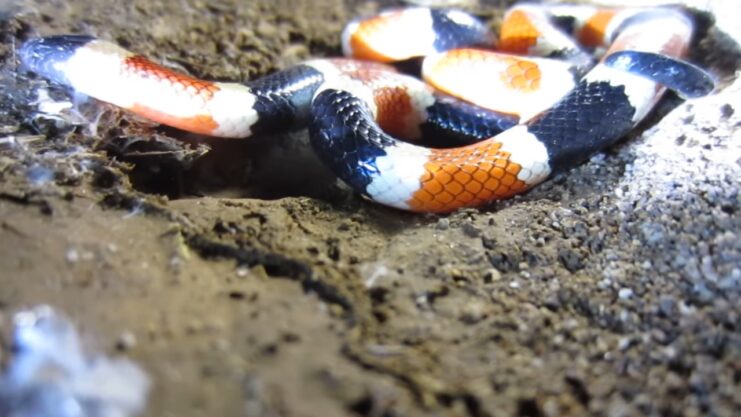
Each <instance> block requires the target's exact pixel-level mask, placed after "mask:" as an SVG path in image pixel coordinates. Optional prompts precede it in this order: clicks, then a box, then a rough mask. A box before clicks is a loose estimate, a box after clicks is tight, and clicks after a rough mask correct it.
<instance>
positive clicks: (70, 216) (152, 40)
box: [0, 0, 741, 417]
mask: <svg viewBox="0 0 741 417" xmlns="http://www.w3.org/2000/svg"><path fill="white" fill-rule="evenodd" d="M699 3H700V5H705V6H709V7H710V8H711V9H712V10H714V11H715V12H716V13H717V14H716V17H717V19H718V22H717V24H715V25H711V26H710V27H709V29H708V30H707V31H705V32H706V33H705V34H704V35H703V36H702V37H701V40H700V42H699V44H698V45H697V46H696V47H695V48H694V51H695V52H694V53H693V56H692V58H693V59H694V60H696V61H697V62H699V63H700V64H701V65H703V66H705V67H707V68H710V69H711V70H712V71H713V72H714V73H715V74H716V75H717V76H718V79H719V81H720V84H721V88H720V89H719V92H718V93H717V94H716V95H713V96H710V97H707V98H703V99H699V100H695V101H693V102H688V103H683V102H681V101H679V100H678V99H676V98H674V99H667V100H665V101H664V102H663V104H662V106H660V109H659V110H658V111H657V113H656V115H655V116H654V117H652V118H651V120H650V121H649V122H648V123H646V124H645V125H643V126H642V127H641V129H639V130H638V132H637V133H636V134H634V135H631V137H629V138H626V140H624V141H622V142H621V143H620V144H618V145H617V146H615V147H613V148H611V149H610V150H608V151H607V152H606V153H603V154H600V155H597V156H595V157H594V158H592V159H591V160H590V161H589V162H588V163H586V164H584V165H582V166H580V167H578V168H576V169H574V170H572V171H570V172H568V173H566V174H563V175H560V176H557V177H555V178H552V179H551V180H549V181H548V182H546V183H545V184H543V185H541V186H538V187H536V188H535V189H534V190H533V191H531V192H529V193H527V194H525V195H523V196H519V197H516V198H513V199H511V200H509V201H504V202H498V203H495V204H491V205H489V206H486V207H483V208H480V209H467V210H461V211H458V212H455V213H453V214H450V215H444V216H438V215H414V214H407V213H401V212H398V211H395V210H391V209H387V208H383V207H380V206H378V205H374V204H372V203H369V202H367V201H365V200H363V199H362V198H360V197H358V196H357V195H354V194H353V193H351V192H350V191H348V189H347V188H346V187H345V186H343V185H341V184H339V183H338V182H337V180H336V179H335V178H334V177H333V176H332V175H331V173H329V172H328V171H327V170H325V169H324V168H323V167H321V165H320V163H319V162H318V161H317V160H316V159H315V157H314V156H313V154H312V152H311V149H310V148H309V146H308V144H307V137H306V136H307V135H306V132H305V131H297V132H293V133H287V134H281V135H273V136H265V137H258V138H254V139H251V140H248V141H223V140H222V141H217V140H212V139H207V138H201V137H194V136H191V135H187V134H184V133H182V132H178V131H176V130H174V129H167V128H163V127H161V126H156V125H152V124H151V123H147V122H146V121H143V120H140V119H137V118H136V117H134V116H131V115H128V114H124V113H122V112H120V111H117V110H115V109H113V108H111V107H110V106H106V105H103V104H100V103H97V102H95V101H88V102H85V103H81V104H79V106H77V107H76V108H75V110H74V111H67V112H65V113H63V115H62V116H56V117H52V116H48V115H46V116H45V115H43V114H42V113H41V112H40V109H41V108H42V107H43V108H46V109H48V108H49V106H53V102H52V101H51V100H56V101H57V102H59V101H63V100H69V99H70V98H71V97H72V96H70V93H69V92H68V91H66V90H65V89H63V88H60V87H58V86H52V85H49V84H48V83H46V82H45V81H44V80H41V79H38V78H36V77H33V76H30V75H28V74H24V73H21V72H19V71H18V70H17V60H16V57H15V54H14V50H15V48H16V47H17V46H18V45H19V44H20V43H21V42H22V41H24V40H26V39H28V38H30V37H34V36H41V35H49V34H59V33H81V34H90V35H95V36H98V37H101V38H105V39H109V40H114V41H116V42H118V43H120V44H122V45H124V46H125V47H128V48H130V49H133V50H135V51H137V52H140V53H142V54H145V55H148V56H150V57H153V58H155V59H157V60H159V61H161V62H164V63H166V64H167V65H170V66H172V67H174V68H179V69H181V70H184V71H187V72H189V73H192V74H195V75H197V76H200V77H204V78H209V79H218V80H240V79H249V78H253V77H256V76H259V75H262V74H266V73H268V72H271V71H274V70H277V69H281V68H285V67H288V66H290V65H292V64H295V63H297V62H300V61H301V60H303V59H306V58H308V57H312V56H331V55H337V54H338V53H339V35H338V34H339V33H340V31H341V28H342V27H343V24H344V23H345V22H347V21H348V20H349V19H350V18H352V17H353V16H357V15H361V14H369V13H372V12H374V11H376V10H378V8H379V7H381V5H379V4H378V3H373V2H359V1H349V2H345V1H341V0H321V1H312V0H301V1H292V0H253V1H237V0H218V1H200V0H181V1H162V2H150V1H149V0H133V1H114V0H97V1H95V2H89V1H82V0H44V1H42V0H24V1H16V2H10V3H7V0H6V2H5V3H0V37H1V38H2V43H0V94H1V95H2V102H1V103H0V333H1V334H3V336H1V337H0V362H1V361H7V360H10V359H9V355H10V352H9V350H10V346H9V345H10V343H9V337H8V336H9V331H10V325H11V321H10V319H11V316H12V314H13V313H14V312H15V311H18V310H19V309H21V308H25V307H28V306H33V305H37V304H50V305H53V306H55V307H57V308H59V309H60V310H62V311H64V312H66V313H67V314H68V315H69V316H70V317H71V318H72V319H73V321H74V322H75V323H76V325H77V326H78V327H79V328H80V330H81V332H82V333H83V334H84V336H85V340H86V341H87V343H88V345H90V347H91V348H95V349H98V350H101V351H103V352H106V353H107V354H110V355H123V356H126V357H128V358H130V359H132V360H134V361H136V362H137V363H138V364H139V365H140V366H141V367H142V368H143V369H144V370H146V372H147V373H148V374H149V376H150V377H151V379H152V381H153V388H152V391H151V393H150V396H149V401H148V404H147V408H146V412H145V415H146V416H152V417H153V416H158V417H159V416H162V417H165V416H177V417H189V416H323V417H324V416H326V417H329V416H386V417H390V416H422V415H437V416H472V417H473V416H531V417H539V416H558V415H563V416H580V415H587V414H591V415H599V416H631V415H661V416H701V415H708V416H733V415H739V414H741V388H740V385H741V333H740V332H739V330H740V329H739V323H740V321H739V319H740V317H739V314H740V313H741V304H739V302H738V300H739V296H740V295H741V236H740V234H741V220H740V218H739V207H740V206H741V204H740V203H741V196H740V195H739V185H740V178H741V140H740V139H741V137H740V135H739V126H741V117H740V116H739V113H741V100H740V99H739V98H740V97H741V83H740V82H739V81H735V80H734V73H735V71H736V70H737V68H738V67H739V62H741V52H739V47H738V44H737V43H736V41H737V40H738V39H739V32H741V30H739V28H738V26H732V25H728V24H726V23H725V22H726V21H727V20H733V18H732V17H730V16H736V19H737V16H739V13H740V12H741V11H739V10H738V6H736V5H733V3H734V2H730V1H729V2H721V1H718V2H711V1H703V2H699ZM465 5H466V7H468V8H469V9H471V10H474V11H475V12H477V13H478V14H479V15H480V16H482V17H483V18H486V19H490V20H491V22H492V25H496V21H497V17H498V16H501V14H502V12H503V10H504V9H503V7H504V5H499V4H498V3H497V4H487V5H482V4H478V3H476V2H474V1H467V2H465ZM734 7H735V9H734ZM706 17H707V16H706ZM735 24H736V25H738V24H737V23H735ZM724 25H725V26H724ZM39 88H42V89H46V91H48V94H49V97H50V98H46V99H44V100H42V99H43V97H42V99H40V98H39V96H38V94H37V90H38V89H39ZM44 106H46V107H44ZM734 300H735V301H734Z"/></svg>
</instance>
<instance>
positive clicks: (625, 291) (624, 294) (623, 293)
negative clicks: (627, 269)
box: [618, 288, 633, 300]
mask: <svg viewBox="0 0 741 417" xmlns="http://www.w3.org/2000/svg"><path fill="white" fill-rule="evenodd" d="M618 297H619V298H620V299H621V300H627V299H628V298H632V297H633V290H631V289H630V288H621V289H620V290H619V291H618Z"/></svg>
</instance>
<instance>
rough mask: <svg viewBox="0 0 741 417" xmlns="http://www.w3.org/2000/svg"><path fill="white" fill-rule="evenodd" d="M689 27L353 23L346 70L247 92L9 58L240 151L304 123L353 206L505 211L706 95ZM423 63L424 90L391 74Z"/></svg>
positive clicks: (300, 70) (144, 65)
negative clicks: (667, 111)
mask: <svg viewBox="0 0 741 417" xmlns="http://www.w3.org/2000/svg"><path fill="white" fill-rule="evenodd" d="M692 36H693V20H692V19H691V17H690V15H688V14H687V13H686V12H685V11H684V10H682V9H681V8H678V7H653V8H624V9H605V8H597V7H591V6H582V5H578V6H577V5H552V6H542V5H529V4H526V5H518V6H514V7H513V8H511V9H509V10H508V11H507V13H506V15H505V17H504V20H503V22H502V24H501V30H500V34H499V37H498V38H499V39H498V41H497V42H496V52H495V51H494V50H491V49H487V48H492V47H493V46H494V44H495V40H494V39H495V37H494V36H493V35H492V34H491V33H490V32H489V30H488V29H487V27H486V26H485V25H484V24H483V23H481V22H480V21H478V20H477V19H476V18H474V17H472V16H471V15H469V14H467V13H465V12H462V11H459V10H450V9H430V8H422V7H413V8H404V9H395V10H389V11H386V12H382V13H381V14H379V15H377V16H374V17H370V18H365V19H359V20H356V21H353V22H351V23H350V24H349V25H348V26H347V27H346V29H345V30H344V32H343V34H342V47H343V51H344V53H345V55H346V56H348V58H337V59H316V60H311V61H307V62H304V63H302V64H300V65H297V66H295V67H292V68H288V69H286V70H283V71H280V72H277V73H274V74H271V75H267V76H265V77H262V78H259V79H256V80H253V81H250V82H246V83H224V82H212V81H204V80H200V79H196V78H193V77H191V76H188V75H185V74H182V73H179V72H176V71H173V70H171V69H168V68H165V67H163V66H160V65H158V64H155V63H153V62H152V61H150V60H148V59H147V58H144V57H142V56H139V55H135V54H133V53H131V52H129V51H127V50H125V49H122V48H121V47H119V46H117V45H115V44H113V43H110V42H107V41H103V40H99V39H95V38H92V37H88V36H79V35H62V36H51V37H46V38H38V39H33V40H30V41H28V42H26V43H25V44H24V45H23V46H22V47H21V48H20V50H19V56H20V59H21V62H22V64H23V65H24V67H25V68H27V69H28V70H30V71H32V72H35V73H37V74H40V75H42V76H43V77H46V78H48V79H50V80H53V81H55V82H58V83H61V84H64V85H67V86H70V87H72V88H73V89H75V90H76V91H78V92H81V93H84V94H86V95H89V96H92V97H94V98H97V99H99V100H102V101H106V102H109V103H113V104H115V105H117V106H120V107H122V108H125V109H128V110H129V111H131V112H134V113H136V114H139V115H142V116H144V117H147V118H149V119H151V120H154V121H156V122H159V123H163V124H167V125H170V126H174V127H177V128H180V129H184V130H186V131H190V132H195V133H200V134H204V135H211V136H219V137H227V138H245V137H249V136H252V135H256V134H259V133H261V132H271V131H276V130H279V129H285V128H286V127H287V126H307V125H308V127H309V132H310V138H311V139H310V141H311V144H312V146H313V148H314V150H315V151H316V153H317V154H318V156H319V158H320V159H321V160H322V161H323V162H324V163H326V164H327V165H328V166H329V167H330V168H331V169H332V170H333V171H334V172H335V173H336V175H337V176H338V177H339V178H341V179H342V180H343V181H345V182H346V183H347V184H349V185H350V186H351V187H352V188H353V189H355V190H356V191H357V192H359V193H361V194H362V195H364V196H366V197H368V198H370V199H371V200H373V201H376V202H378V203H381V204H385V205H388V206H392V207H396V208H400V209H405V210H412V211H418V212H446V211H451V210H455V209H457V208H460V207H466V206H475V205H480V204H482V203H485V202H487V201H490V200H494V199H500V198H507V197H510V196H512V195H514V194H518V193H521V192H523V191H525V190H527V189H529V188H530V187H532V186H534V185H536V184H538V183H540V182H542V181H543V180H545V179H546V178H547V177H548V176H549V175H550V174H552V173H553V172H557V171H561V170H564V169H568V168H570V167H573V166H574V165H576V164H579V163H581V162H583V161H584V160H585V159H587V158H588V157H589V156H590V155H592V154H593V153H595V152H597V151H599V150H600V149H603V148H605V147H606V146H608V145H610V144H611V143H613V142H615V141H616V140H617V139H619V138H620V137H622V136H624V135H625V134H626V133H627V132H629V131H630V130H631V129H632V128H633V127H634V126H635V125H636V124H637V123H638V122H639V121H640V120H642V119H643V118H644V117H645V116H646V114H647V113H648V112H649V111H650V110H651V108H652V107H653V106H654V104H656V102H657V101H658V99H659V98H660V97H661V96H662V94H663V92H664V90H665V89H666V88H669V89H672V90H674V91H676V92H677V93H678V94H679V95H680V96H682V97H685V98H693V97H699V96H702V95H706V94H709V93H710V92H711V91H712V90H713V88H714V84H713V79H712V77H710V76H709V75H708V74H707V73H705V72H704V71H703V70H701V69H699V68H697V67H695V66H694V65H691V64H689V63H687V62H685V61H683V60H681V58H682V57H683V55H684V54H685V53H686V52H687V49H688V48H689V45H690V41H691V38H692ZM400 61H404V62H407V63H409V62H412V63H419V65H418V66H417V67H418V68H421V73H422V77H423V78H424V80H425V82H422V81H420V80H419V79H418V78H415V77H413V76H410V75H406V74H403V73H401V72H400V71H399V70H397V69H396V68H395V67H394V66H392V64H393V63H396V62H400Z"/></svg>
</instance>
